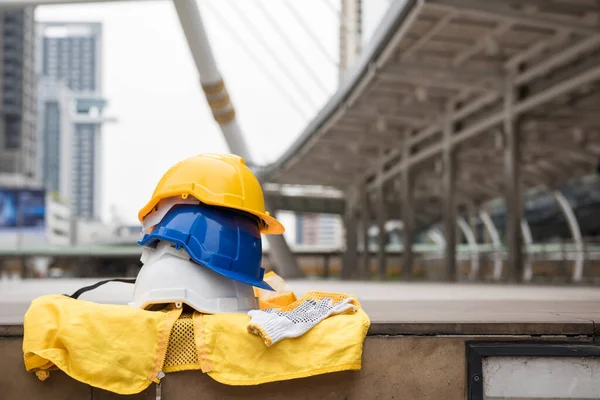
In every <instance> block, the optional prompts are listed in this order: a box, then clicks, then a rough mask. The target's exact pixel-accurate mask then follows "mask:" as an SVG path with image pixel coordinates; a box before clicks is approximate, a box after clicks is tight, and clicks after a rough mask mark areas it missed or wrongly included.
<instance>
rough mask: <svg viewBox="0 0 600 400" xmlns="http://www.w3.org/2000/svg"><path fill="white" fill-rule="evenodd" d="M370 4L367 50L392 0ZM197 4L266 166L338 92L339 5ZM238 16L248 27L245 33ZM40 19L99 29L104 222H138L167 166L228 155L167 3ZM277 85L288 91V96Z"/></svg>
mask: <svg viewBox="0 0 600 400" xmlns="http://www.w3.org/2000/svg"><path fill="white" fill-rule="evenodd" d="M207 3H208V4H207ZM365 3H369V5H368V6H366V7H365V10H364V11H363V15H364V27H363V30H364V32H365V33H364V38H363V39H364V40H363V41H364V42H366V41H368V39H369V38H370V34H371V33H372V31H373V30H374V29H375V28H376V26H377V23H378V22H379V19H380V18H381V16H382V15H383V13H384V12H385V9H386V7H387V5H389V0H369V2H363V4H365ZM199 4H200V6H201V12H202V16H203V19H204V23H205V26H206V30H207V32H208V36H209V38H210V40H211V45H212V48H213V52H214V54H215V57H216V60H217V65H218V67H219V69H220V71H221V74H222V76H223V78H224V81H225V84H226V85H227V88H228V91H229V95H230V96H231V99H232V102H233V104H234V106H235V108H236V112H237V117H238V120H239V123H240V125H241V127H242V130H243V132H244V135H245V137H246V140H247V142H248V144H249V146H250V148H251V151H252V154H253V157H254V159H255V160H254V161H255V162H256V163H258V164H269V163H271V162H273V161H275V160H276V159H277V158H278V157H279V156H280V155H281V154H282V153H283V152H284V151H285V150H286V148H287V147H289V145H290V144H291V143H292V142H293V141H294V140H295V139H296V138H297V137H298V135H299V134H300V133H301V132H302V129H303V128H304V127H305V126H306V125H307V124H308V122H309V121H310V120H311V119H312V118H313V117H314V116H315V115H316V113H317V112H318V111H319V110H320V109H321V108H322V106H323V105H324V104H325V103H326V102H327V100H328V99H329V97H330V96H331V95H332V94H333V93H334V92H335V91H336V90H337V88H338V72H337V65H336V63H337V60H338V53H339V50H338V49H339V41H338V35H339V16H338V11H337V10H338V9H339V1H337V0H302V1H300V0H252V1H242V0H202V1H199ZM261 6H262V7H261ZM290 6H291V7H292V8H293V9H294V10H296V12H297V13H298V15H300V17H301V18H302V20H304V21H306V23H307V24H308V25H309V26H310V29H311V32H313V34H314V35H315V36H316V37H317V38H318V40H319V43H320V44H321V45H322V47H323V48H324V49H325V51H326V53H327V54H328V56H327V57H326V56H325V55H323V53H322V52H321V51H320V49H319V46H317V45H316V44H315V42H314V41H313V40H312V39H311V37H310V36H309V35H308V34H307V33H306V32H305V31H304V30H303V28H302V26H301V25H300V24H299V23H297V20H296V18H295V16H294V14H293V13H292V12H290ZM264 10H266V13H267V14H265V11H264ZM240 14H241V15H242V18H240ZM243 16H246V19H249V20H251V21H252V22H253V26H248V25H245V24H244V18H243ZM269 16H271V18H269ZM36 19H37V20H38V21H94V22H102V24H103V94H104V96H105V97H106V98H107V99H108V101H109V107H108V108H107V110H106V114H107V115H110V116H114V117H116V119H117V122H115V123H110V124H107V125H105V126H104V128H103V133H102V135H103V137H102V144H103V153H102V158H103V194H102V205H103V206H102V208H103V211H102V214H103V217H104V219H108V218H109V216H110V212H109V210H110V209H111V208H113V207H114V209H116V210H117V212H118V215H119V217H120V218H121V219H122V220H123V222H125V223H135V222H136V221H137V212H138V210H139V209H140V208H141V207H142V206H143V205H144V204H145V203H146V202H147V201H148V200H149V199H150V196H151V194H152V192H153V190H154V187H155V185H156V183H157V182H158V180H159V179H160V178H161V176H162V175H163V174H164V173H165V172H166V171H167V169H168V168H169V167H170V166H171V165H173V164H175V163H177V162H178V161H180V160H182V159H184V158H187V157H190V156H193V155H195V154H198V153H201V152H227V151H228V148H227V145H226V143H225V141H224V139H223V137H222V135H221V132H220V130H219V127H218V125H217V124H216V123H215V122H214V120H213V118H212V115H211V113H210V109H209V107H208V105H207V103H206V100H205V98H204V95H203V93H202V90H201V88H200V85H199V76H198V72H197V70H196V68H195V64H194V62H193V60H192V57H191V53H190V51H189V49H188V47H187V42H186V40H185V37H184V35H183V31H182V29H181V27H180V25H179V20H178V18H177V14H176V12H175V8H174V6H173V4H172V3H171V2H170V1H149V2H145V1H143V2H116V3H91V4H77V5H62V6H44V7H38V8H37V9H36ZM272 19H275V20H276V21H277V22H278V26H279V27H280V28H281V29H280V30H278V29H277V27H275V26H274V25H273V24H272V23H271V22H270V20H272ZM223 20H224V21H225V23H223ZM281 31H283V32H285V35H281V34H280V32H281ZM256 34H258V35H259V37H256V36H255V35H256ZM238 38H241V40H239V39H238ZM290 43H291V45H290ZM265 45H266V46H268V47H270V48H271V49H272V52H269V51H268V50H265V48H264V46H265ZM294 49H295V50H296V51H295V52H294ZM247 51H250V52H252V53H253V54H254V55H255V57H254V58H258V59H259V60H261V61H260V63H261V65H258V64H257V63H256V62H255V61H254V59H253V57H252V56H249V55H248V54H247ZM296 53H299V54H300V55H301V56H302V57H303V59H304V63H305V64H308V65H309V67H310V68H311V69H312V71H313V74H314V75H316V76H317V78H318V80H319V82H320V83H321V86H323V88H324V90H323V89H322V88H320V87H319V85H318V84H317V83H316V82H315V80H314V78H313V77H312V76H311V74H310V73H309V72H307V71H306V69H305V67H304V65H303V63H302V61H299V60H298V58H296ZM272 54H274V55H275V58H276V60H275V59H274V58H273V57H272ZM331 59H333V62H332V60H331ZM281 66H283V68H281ZM290 76H291V78H292V80H290V79H289V77H290ZM278 85H280V86H283V87H284V91H283V93H282V91H281V90H280V89H279V88H278ZM301 90H303V91H304V92H306V96H303V95H302V93H301ZM294 104H298V106H295V105H294ZM297 107H300V108H301V109H302V111H301V112H299V111H298V110H297Z"/></svg>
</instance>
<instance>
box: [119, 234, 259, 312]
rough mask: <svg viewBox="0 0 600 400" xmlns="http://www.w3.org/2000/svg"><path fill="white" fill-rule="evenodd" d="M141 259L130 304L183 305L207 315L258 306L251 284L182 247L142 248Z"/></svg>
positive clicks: (169, 244) (160, 246) (246, 309)
mask: <svg viewBox="0 0 600 400" xmlns="http://www.w3.org/2000/svg"><path fill="white" fill-rule="evenodd" d="M141 261H142V264H143V266H142V269H141V270H140V272H139V274H138V276H137V280H136V282H135V288H134V290H133V301H132V302H131V303H129V305H130V306H133V307H138V308H143V309H147V308H150V307H151V306H152V305H154V304H172V303H175V304H177V305H178V306H181V304H187V305H188V306H190V307H192V308H193V309H195V310H196V311H199V312H203V313H207V314H216V313H247V312H248V311H250V310H254V309H258V301H257V299H256V297H255V296H254V288H253V287H252V286H250V285H247V284H245V283H242V282H238V281H235V280H233V279H230V278H227V277H225V276H223V275H220V274H218V273H216V272H214V271H212V270H210V269H209V268H206V267H204V266H202V265H200V264H197V263H195V262H194V261H192V260H191V259H190V256H189V255H188V253H187V252H186V251H185V250H184V249H176V248H175V247H174V245H172V244H171V243H169V242H164V241H160V242H158V244H157V245H156V248H149V247H146V248H144V251H143V253H142V258H141Z"/></svg>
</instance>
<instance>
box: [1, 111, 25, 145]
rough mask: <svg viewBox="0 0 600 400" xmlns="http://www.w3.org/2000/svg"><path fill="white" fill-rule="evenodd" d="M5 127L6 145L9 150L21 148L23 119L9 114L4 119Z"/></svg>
mask: <svg viewBox="0 0 600 400" xmlns="http://www.w3.org/2000/svg"><path fill="white" fill-rule="evenodd" d="M4 127H5V138H4V139H5V140H4V141H5V143H4V147H6V149H9V150H15V149H19V148H21V119H20V118H19V117H13V116H7V117H5V119H4Z"/></svg>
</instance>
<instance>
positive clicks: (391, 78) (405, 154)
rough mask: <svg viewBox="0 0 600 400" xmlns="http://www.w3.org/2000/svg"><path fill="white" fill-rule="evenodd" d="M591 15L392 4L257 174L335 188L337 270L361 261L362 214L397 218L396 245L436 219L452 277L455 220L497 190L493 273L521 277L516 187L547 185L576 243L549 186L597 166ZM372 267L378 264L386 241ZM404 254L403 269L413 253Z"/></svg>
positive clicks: (460, 2)
mask: <svg viewBox="0 0 600 400" xmlns="http://www.w3.org/2000/svg"><path fill="white" fill-rule="evenodd" d="M599 21H600V11H599V8H598V5H597V3H596V2H595V1H593V0H581V1H576V2H572V1H569V2H565V1H558V0H556V1H550V0H548V1H537V0H532V1H523V2H509V1H504V0H489V1H474V0H421V1H417V0H408V1H395V2H393V3H392V5H391V7H390V9H389V11H388V12H387V14H386V15H385V17H384V19H383V21H382V22H381V24H380V26H379V29H378V30H377V31H376V32H375V34H374V36H373V39H372V40H371V42H370V43H369V45H368V46H367V47H366V48H365V49H364V50H363V52H362V54H361V57H360V59H359V60H358V62H357V64H356V66H355V68H354V69H353V71H352V72H351V73H349V74H348V78H347V79H346V80H345V82H343V84H342V85H341V87H340V89H339V90H338V92H337V93H336V94H335V95H334V96H333V97H332V98H331V100H330V101H329V102H328V103H327V105H326V106H325V107H324V108H323V110H322V111H321V112H320V113H319V114H318V115H317V117H316V118H315V119H314V120H313V121H311V123H310V124H309V125H308V126H307V128H306V129H305V130H304V132H303V133H302V134H301V135H300V137H299V138H298V140H297V141H296V142H295V143H294V144H293V145H292V146H291V147H290V148H289V149H288V151H287V152H286V153H285V154H284V155H283V156H282V157H281V158H280V159H279V160H278V161H277V162H276V163H275V164H274V165H272V166H271V168H269V169H268V170H266V171H265V173H264V179H266V180H268V181H270V182H274V183H286V184H299V185H302V184H311V185H317V184H320V185H325V186H331V187H335V188H338V189H341V190H344V191H345V193H346V196H347V204H346V208H345V216H346V218H345V219H346V229H347V232H348V235H347V242H348V254H347V257H346V259H345V260H346V262H345V271H346V275H347V276H356V275H360V273H361V270H362V271H364V266H365V264H364V262H362V261H361V262H359V257H358V256H357V254H356V252H355V250H354V249H356V248H357V247H358V246H357V244H358V243H359V242H361V241H364V238H365V237H366V231H367V229H368V226H369V225H370V224H371V222H372V221H375V222H376V223H377V225H378V226H379V227H383V226H384V224H385V223H386V221H388V220H389V219H398V218H399V219H402V221H403V222H404V226H405V229H404V233H405V234H404V240H405V248H411V246H410V245H411V244H412V242H413V241H414V236H415V232H416V231H417V230H418V229H419V228H420V227H422V226H428V225H431V224H433V223H437V222H441V223H442V231H444V232H445V234H444V236H445V242H446V255H445V265H446V269H447V270H446V279H448V280H454V279H456V244H457V241H458V240H457V236H458V235H457V233H456V231H457V229H456V225H457V217H459V216H482V220H484V219H487V218H486V217H485V214H487V209H486V207H487V205H488V203H489V202H490V201H491V200H494V199H502V200H503V201H504V203H505V205H506V229H505V233H506V245H507V247H508V264H509V268H508V269H507V271H506V273H505V274H503V276H502V277H501V278H503V279H509V280H511V281H519V280H521V279H523V277H524V262H523V247H524V239H527V237H526V236H527V230H526V229H525V228H524V227H523V206H522V205H523V204H522V198H523V192H524V190H526V189H528V188H544V189H545V190H548V191H549V193H551V194H553V195H554V196H555V197H556V198H557V201H559V203H560V204H561V209H562V211H563V213H564V215H565V217H566V218H567V219H568V220H569V224H570V227H571V229H570V231H571V233H572V236H573V238H574V239H575V240H577V221H576V219H574V218H575V217H574V213H573V212H572V208H571V205H570V204H569V201H568V199H566V201H565V198H564V195H563V194H562V193H561V192H560V191H556V189H555V187H556V185H557V184H558V183H561V182H564V181H566V180H568V179H570V178H573V177H579V176H583V175H589V174H592V173H595V172H596V169H597V166H598V162H599V155H600V145H599V143H600V117H599V116H598V113H597V108H598V104H599V103H600V91H599V90H598V89H599V86H600V22H599ZM379 231H380V232H384V231H385V230H384V229H380V230H379ZM380 236H381V237H380V239H379V241H380V244H381V243H385V240H386V238H385V235H383V234H382V235H380ZM501 239H502V238H500V240H501ZM380 248H384V246H380ZM378 263H379V266H380V271H381V273H382V274H384V272H385V269H386V265H385V263H386V261H385V254H384V252H383V251H382V252H381V254H379V255H378ZM404 264H405V269H406V271H405V274H406V275H409V274H410V269H411V265H412V254H411V253H410V252H406V254H405V262H404ZM580 272H581V271H580V270H578V272H576V273H574V276H573V279H574V280H578V279H581V274H580Z"/></svg>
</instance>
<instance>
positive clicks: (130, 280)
mask: <svg viewBox="0 0 600 400" xmlns="http://www.w3.org/2000/svg"><path fill="white" fill-rule="evenodd" d="M135 280H136V278H114V279H106V280H104V281H100V282H96V283H94V284H93V285H89V286H84V287H82V288H81V289H79V290H77V291H76V292H75V293H73V294H72V295H68V294H64V295H63V296H67V297H70V298H72V299H77V298H79V296H81V295H82V294H84V293H85V292H89V291H90V290H94V289H96V288H98V287H100V286H102V285H104V284H105V283H109V282H121V283H135Z"/></svg>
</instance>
